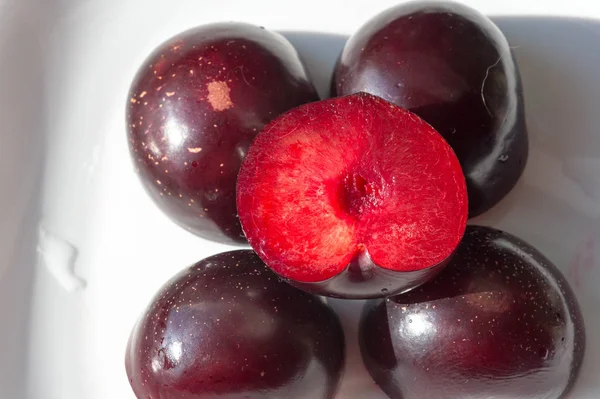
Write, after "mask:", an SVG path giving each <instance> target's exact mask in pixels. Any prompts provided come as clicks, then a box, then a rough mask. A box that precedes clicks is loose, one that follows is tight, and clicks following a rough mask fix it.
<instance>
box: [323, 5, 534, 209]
mask: <svg viewBox="0 0 600 399" xmlns="http://www.w3.org/2000/svg"><path fill="white" fill-rule="evenodd" d="M359 91H366V92H368V93H371V94H375V95H377V96H380V97H382V98H384V99H386V100H388V101H390V102H392V103H395V104H396V105H399V106H401V107H403V108H406V109H408V110H410V111H412V112H414V113H416V114H417V115H419V116H420V117H421V118H423V119H424V120H425V121H427V122H429V123H430V124H431V125H432V126H433V127H434V128H435V129H436V130H438V131H439V132H440V133H441V134H442V136H444V138H445V139H446V140H447V141H448V142H449V143H450V145H451V146H452V148H453V149H454V151H455V152H456V154H457V156H458V159H459V161H460V163H461V166H462V168H463V171H464V173H465V177H466V179H467V189H468V192H469V216H470V217H474V216H477V215H479V214H481V213H483V212H485V211H487V210H488V209H490V208H491V207H492V206H494V205H495V204H497V203H498V202H499V201H500V200H501V199H502V198H504V197H505V196H506V195H507V194H508V193H509V192H510V191H511V190H512V188H513V187H514V186H515V184H516V183H517V181H518V180H519V177H520V176H521V174H522V173H523V170H524V168H525V164H526V162H527V156H528V146H529V145H528V138H527V127H526V122H525V116H524V101H523V89H522V84H521V78H520V74H519V70H518V67H517V64H516V62H515V60H514V58H513V55H512V52H511V48H510V47H509V44H508V41H507V40H506V38H505V37H504V35H503V34H502V32H501V31H500V30H499V29H498V27H496V25H494V23H493V22H492V21H491V20H490V19H488V18H487V17H485V16H484V15H481V14H479V13H478V12H476V11H475V10H473V9H471V8H469V7H467V6H464V5H461V4H457V3H452V2H435V3H434V2H411V3H407V4H402V5H399V6H397V7H395V8H391V9H389V10H387V11H384V12H383V13H381V14H379V15H377V16H376V17H375V18H373V19H372V20H370V21H369V22H367V23H366V24H365V25H364V26H363V27H362V28H360V29H359V30H358V32H356V33H355V34H354V35H353V36H352V37H351V38H350V39H349V40H348V42H347V44H346V46H345V47H344V49H343V51H342V54H341V56H340V58H339V60H338V63H337V65H336V68H335V71H334V75H333V79H332V87H331V92H332V95H333V96H343V95H348V94H352V93H355V92H359Z"/></svg>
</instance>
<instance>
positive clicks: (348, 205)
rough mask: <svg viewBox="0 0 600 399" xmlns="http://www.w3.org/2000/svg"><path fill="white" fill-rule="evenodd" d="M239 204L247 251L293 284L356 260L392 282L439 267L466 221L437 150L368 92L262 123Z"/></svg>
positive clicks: (457, 177) (432, 137)
mask: <svg viewBox="0 0 600 399" xmlns="http://www.w3.org/2000/svg"><path fill="white" fill-rule="evenodd" d="M237 205H238V213H239V215H240V221H241V223H242V227H243V229H244V232H245V234H246V236H247V238H248V240H249V242H250V244H251V245H252V247H253V248H254V250H255V251H256V252H257V253H258V254H259V256H260V257H261V258H262V259H263V260H264V261H265V262H266V263H267V264H268V265H269V266H270V267H271V268H272V269H273V270H275V271H276V272H277V273H278V274H280V275H281V276H283V277H286V278H289V279H291V280H294V281H297V282H319V281H323V280H326V279H330V278H332V277H334V276H336V275H338V274H340V273H341V272H342V271H344V270H345V269H346V268H347V267H348V266H349V264H351V263H352V262H354V261H356V260H357V259H358V260H359V261H360V259H361V258H363V259H365V258H366V259H368V261H369V263H373V264H374V265H376V266H378V267H381V268H384V269H388V270H391V271H396V272H411V271H416V270H421V269H425V268H429V267H432V266H435V265H438V264H440V263H441V262H443V261H445V260H446V259H447V258H448V257H449V256H450V255H451V254H452V252H453V251H454V249H455V248H456V246H457V245H458V243H459V241H460V239H461V237H462V235H463V233H464V230H465V226H466V219H467V196H466V187H465V179H464V176H463V174H462V172H461V167H460V164H459V162H458V160H457V158H456V156H455V154H454V152H453V151H452V149H451V148H450V146H449V145H448V144H447V143H446V141H445V140H444V139H443V138H442V137H441V136H440V135H439V134H438V133H437V132H436V131H435V130H434V129H433V128H432V127H431V126H430V125H428V124H427V123H426V122H424V121H423V120H421V119H420V118H419V117H417V116H416V115H414V114H412V113H410V112H408V111H406V110H404V109H402V108H399V107H397V106H395V105H393V104H391V103H389V102H387V101H385V100H383V99H381V98H379V97H375V96H372V95H369V94H366V93H358V94H354V95H350V96H346V97H341V98H334V99H329V100H325V101H320V102H315V103H311V104H307V105H304V106H300V107H298V108H295V109H293V110H291V111H289V112H287V113H285V114H283V115H281V116H280V117H278V118H277V119H276V120H274V121H273V122H272V123H271V124H269V125H268V126H267V127H266V128H265V129H264V130H263V132H261V133H260V134H259V135H258V136H257V138H256V140H255V141H254V143H253V144H252V146H251V147H250V149H249V152H248V155H247V157H246V159H245V161H244V162H243V164H242V168H241V170H240V174H239V176H238V183H237ZM365 255H366V256H365ZM392 288H394V287H392ZM385 291H387V289H386V290H385Z"/></svg>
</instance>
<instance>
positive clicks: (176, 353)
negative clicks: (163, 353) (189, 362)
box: [167, 341, 183, 363]
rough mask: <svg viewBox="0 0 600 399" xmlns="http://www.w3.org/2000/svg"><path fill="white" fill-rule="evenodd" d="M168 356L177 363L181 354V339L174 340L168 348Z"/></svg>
mask: <svg viewBox="0 0 600 399" xmlns="http://www.w3.org/2000/svg"><path fill="white" fill-rule="evenodd" d="M168 351H169V352H168V355H167V356H168V357H169V359H171V362H173V363H179V361H180V360H181V355H182V354H183V344H182V343H181V341H175V342H173V343H172V344H171V345H169V348H168Z"/></svg>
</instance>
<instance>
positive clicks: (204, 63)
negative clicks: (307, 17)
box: [127, 23, 318, 244]
mask: <svg viewBox="0 0 600 399" xmlns="http://www.w3.org/2000/svg"><path fill="white" fill-rule="evenodd" d="M316 100H318V95H317V93H316V91H315V89H314V87H313V85H312V83H311V82H310V80H309V78H308V75H307V71H306V69H305V67H304V65H303V63H302V61H301V60H300V58H299V56H298V53H297V52H296V50H295V49H294V47H293V46H292V45H291V44H290V43H289V42H288V41H287V40H286V39H285V38H284V37H283V36H281V35H279V34H277V33H274V32H270V31H268V30H265V29H263V28H259V27H257V26H253V25H248V24H241V23H220V24H212V25H206V26H202V27H199V28H195V29H192V30H189V31H186V32H183V33H181V34H179V35H177V36H175V37H173V38H171V39H170V40H168V41H167V42H165V43H163V44H161V45H160V46H159V47H158V48H157V49H156V50H155V51H154V52H153V53H152V54H151V55H150V56H149V57H148V58H147V59H146V60H145V61H144V63H143V64H142V66H141V67H140V68H139V70H138V72H137V75H136V76H135V79H134V81H133V83H132V85H131V88H130V92H129V98H128V99H127V135H128V140H129V148H130V153H131V156H132V157H133V160H134V164H135V167H136V171H137V172H138V174H139V175H140V177H141V180H142V182H143V185H144V187H145V189H146V191H147V192H148V193H149V195H150V196H151V197H152V199H153V200H154V202H155V203H156V204H157V205H158V206H159V208H160V209H162V210H163V211H164V212H165V213H166V214H167V215H168V216H169V217H170V218H171V219H172V220H173V221H174V222H176V223H177V224H179V225H180V226H182V227H184V228H186V229H187V230H189V231H191V232H193V233H195V234H197V235H199V236H201V237H204V238H207V239H210V240H214V241H218V242H224V243H228V244H234V243H245V241H246V240H245V238H244V235H243V233H242V230H241V227H240V223H239V221H238V219H237V213H236V208H235V181H236V177H237V173H238V170H239V167H240V164H241V161H242V159H243V158H244V156H245V154H246V151H247V149H248V147H249V145H250V143H251V142H252V140H253V138H254V136H255V135H256V134H257V133H258V132H259V131H260V130H261V129H262V128H263V127H264V126H265V124H267V123H268V122H269V121H270V120H271V119H273V118H275V117H276V116H277V115H279V114H280V113H282V112H284V111H286V110H288V109H290V108H293V107H295V106H297V105H300V104H304V103H306V102H311V101H316Z"/></svg>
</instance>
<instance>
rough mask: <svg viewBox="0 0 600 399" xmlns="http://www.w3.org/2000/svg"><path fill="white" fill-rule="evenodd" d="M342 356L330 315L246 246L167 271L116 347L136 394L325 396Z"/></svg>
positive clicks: (182, 398)
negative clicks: (122, 351)
mask: <svg viewBox="0 0 600 399" xmlns="http://www.w3.org/2000/svg"><path fill="white" fill-rule="evenodd" d="M343 364H344V333H343V331H342V328H341V325H340V322H339V320H338V318H337V316H336V315H335V313H334V312H333V311H332V310H331V309H330V308H329V307H328V306H326V305H325V304H324V303H323V302H322V300H321V298H319V297H316V296H313V295H311V294H307V293H305V292H303V291H300V290H298V289H296V288H294V287H292V286H291V285H289V284H287V283H285V282H283V281H282V280H281V279H280V278H278V277H277V275H276V274H274V273H273V272H272V271H271V270H269V269H268V268H267V267H266V266H265V264H264V263H263V262H262V261H261V260H260V259H259V258H258V256H256V254H255V253H254V252H252V251H250V250H238V251H231V252H225V253H221V254H218V255H215V256H211V257H209V258H206V259H204V260H202V261H200V262H198V263H196V264H195V265H193V266H191V267H189V268H187V269H185V270H183V271H182V272H180V273H179V274H178V275H176V276H175V277H173V278H172V279H171V280H170V281H169V282H167V283H166V284H165V285H164V286H163V287H162V288H161V290H160V291H159V292H158V293H157V294H156V296H155V297H154V299H152V301H151V303H150V304H149V305H148V307H147V309H146V312H145V313H144V315H143V316H142V317H141V319H140V320H139V321H138V322H137V324H136V325H135V327H134V329H133V331H132V334H131V337H130V339H129V343H128V346H127V353H126V369H127V375H128V377H129V381H130V383H131V386H132V388H133V390H134V392H135V394H136V396H137V397H138V398H140V399H146V398H169V399H205V398H206V399H208V398H210V399H219V398H227V399H258V398H261V399H264V398H273V399H275V398H298V399H301V398H306V399H318V398H333V397H334V395H335V392H336V389H337V387H338V385H339V382H340V379H341V374H342V369H343Z"/></svg>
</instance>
